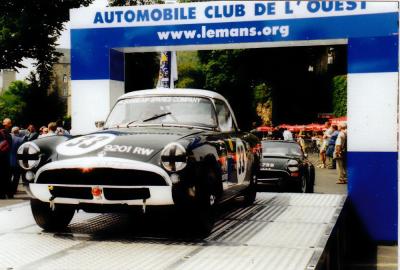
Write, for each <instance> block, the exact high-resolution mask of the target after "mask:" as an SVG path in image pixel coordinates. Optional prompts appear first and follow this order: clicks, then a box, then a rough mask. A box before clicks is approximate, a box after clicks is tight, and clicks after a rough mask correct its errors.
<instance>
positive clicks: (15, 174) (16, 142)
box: [7, 127, 24, 199]
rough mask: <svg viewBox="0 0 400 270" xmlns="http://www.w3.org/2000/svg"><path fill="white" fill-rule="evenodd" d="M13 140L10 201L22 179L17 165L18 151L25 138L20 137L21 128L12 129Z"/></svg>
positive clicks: (8, 193) (8, 194)
mask: <svg viewBox="0 0 400 270" xmlns="http://www.w3.org/2000/svg"><path fill="white" fill-rule="evenodd" d="M11 138H12V143H11V151H10V170H11V175H10V186H9V190H8V192H7V197H8V199H12V198H13V197H14V195H15V193H17V188H18V184H19V180H20V177H21V169H20V168H19V166H18V163H17V151H18V148H19V147H20V146H21V145H22V144H23V142H24V138H22V137H20V134H19V127H13V128H12V129H11Z"/></svg>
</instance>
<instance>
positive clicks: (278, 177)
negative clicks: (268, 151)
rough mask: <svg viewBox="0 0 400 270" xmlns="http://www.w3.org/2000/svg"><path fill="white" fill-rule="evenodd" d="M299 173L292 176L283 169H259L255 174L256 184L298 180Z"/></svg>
mask: <svg viewBox="0 0 400 270" xmlns="http://www.w3.org/2000/svg"><path fill="white" fill-rule="evenodd" d="M299 179H300V178H299V175H297V176H292V175H291V173H290V172H288V171H285V170H271V169H268V170H260V171H259V173H258V174H257V184H279V185H280V184H284V183H288V184H289V183H294V182H298V181H299Z"/></svg>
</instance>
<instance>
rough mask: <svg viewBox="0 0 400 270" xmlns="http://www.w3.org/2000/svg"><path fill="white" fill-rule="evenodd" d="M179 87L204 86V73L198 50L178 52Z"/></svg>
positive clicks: (177, 85)
mask: <svg viewBox="0 0 400 270" xmlns="http://www.w3.org/2000/svg"><path fill="white" fill-rule="evenodd" d="M177 62H178V73H179V74H178V75H179V76H178V83H177V84H176V87H178V88H202V87H204V74H203V70H202V66H201V63H200V60H199V58H198V56H197V52H177Z"/></svg>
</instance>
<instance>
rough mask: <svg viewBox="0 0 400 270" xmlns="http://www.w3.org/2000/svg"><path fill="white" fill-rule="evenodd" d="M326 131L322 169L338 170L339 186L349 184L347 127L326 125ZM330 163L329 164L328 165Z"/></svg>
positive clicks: (323, 142) (343, 125) (322, 153)
mask: <svg viewBox="0 0 400 270" xmlns="http://www.w3.org/2000/svg"><path fill="white" fill-rule="evenodd" d="M325 127H326V130H325V132H324V134H323V136H322V144H321V148H320V160H321V165H320V167H321V168H332V169H336V167H337V170H338V174H339V179H338V181H337V182H336V183H337V184H346V183H347V158H346V152H347V125H346V124H345V123H342V124H339V126H337V125H332V124H331V123H330V122H326V123H325ZM328 163H329V164H328Z"/></svg>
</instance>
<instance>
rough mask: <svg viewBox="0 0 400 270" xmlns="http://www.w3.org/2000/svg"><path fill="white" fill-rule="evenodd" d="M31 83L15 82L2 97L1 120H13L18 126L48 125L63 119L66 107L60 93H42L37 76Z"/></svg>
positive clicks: (0, 96) (33, 77)
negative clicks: (6, 118)
mask: <svg viewBox="0 0 400 270" xmlns="http://www.w3.org/2000/svg"><path fill="white" fill-rule="evenodd" d="M29 80H30V83H29V84H28V83H26V82H23V81H15V82H13V83H11V85H10V86H9V88H8V89H6V90H5V91H4V92H3V94H2V95H0V119H4V118H5V117H8V118H11V119H12V120H13V121H14V123H15V124H16V125H21V126H26V125H28V124H31V123H33V124H35V125H47V124H48V123H49V122H53V121H56V120H59V119H63V116H64V114H65V106H64V104H63V101H62V100H61V99H60V98H59V96H58V91H53V92H52V93H51V94H49V95H48V94H47V92H44V91H41V89H40V85H39V81H38V79H37V76H35V74H31V75H30V76H29Z"/></svg>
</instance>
